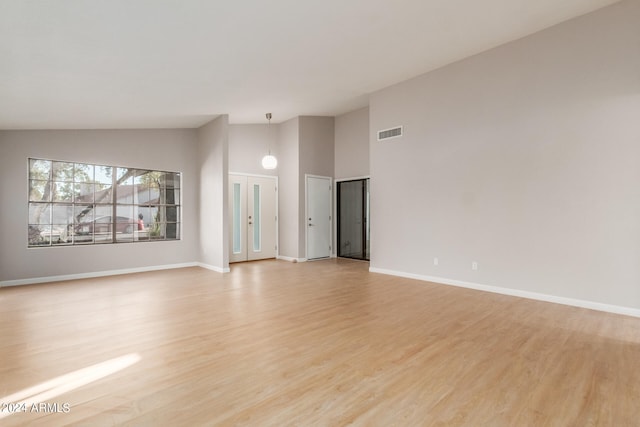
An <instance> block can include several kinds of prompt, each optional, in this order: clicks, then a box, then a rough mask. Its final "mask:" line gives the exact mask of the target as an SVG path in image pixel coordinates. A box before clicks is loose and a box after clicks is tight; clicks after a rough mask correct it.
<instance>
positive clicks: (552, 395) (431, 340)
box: [0, 260, 640, 426]
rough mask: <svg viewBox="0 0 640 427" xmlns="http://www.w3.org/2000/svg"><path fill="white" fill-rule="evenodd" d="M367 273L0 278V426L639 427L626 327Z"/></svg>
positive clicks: (561, 309)
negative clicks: (40, 280) (12, 407)
mask: <svg viewBox="0 0 640 427" xmlns="http://www.w3.org/2000/svg"><path fill="white" fill-rule="evenodd" d="M367 269H368V264H366V263H362V262H357V261H349V260H328V261H320V262H308V263H300V264H294V263H287V262H283V261H260V262H254V263H244V264H234V265H233V266H232V271H231V273H229V274H225V275H222V274H219V273H215V272H211V271H208V270H204V269H200V268H187V269H179V270H170V271H159V272H150V273H141V274H131V275H123V276H113V277H106V278H98V279H87V280H78V281H69V282H58V283H51V284H41V285H32V286H21V287H14V288H2V289H0V402H1V403H8V402H6V401H7V400H8V399H9V400H11V401H12V403H19V402H26V403H25V405H24V408H25V409H26V410H27V412H26V413H25V412H19V413H18V412H17V413H12V414H10V413H9V412H7V411H6V410H5V412H4V413H0V417H2V418H0V425H3V426H18V425H20V426H22V425H33V426H52V425H55V426H61V425H86V426H110V425H135V426H159V425H160V426H165V425H166V426H197V425H216V426H217V425H250V426H286V425H300V426H316V425H318V426H325V425H326V426H341V425H354V426H394V425H395V426H637V425H640V319H637V318H632V317H625V316H620V315H614V314H608V313H602V312H596V311H590V310H586V309H581V308H574V307H567V306H562V305H556V304H551V303H545V302H539V301H531V300H526V299H519V298H515V297H509V296H503V295H496V294H490V293H483V292H478V291H473V290H467V289H461V288H455V287H451V286H444V285H436V284H431V283H426V282H419V281H415V280H410V279H403V278H397V277H392V276H385V275H381V274H373V273H369V272H368V271H367ZM33 402H36V403H40V402H44V403H48V404H49V405H50V406H49V407H48V408H46V407H45V408H44V412H29V411H30V410H32V403H33ZM55 404H57V405H58V406H57V407H56V406H55ZM64 404H68V405H69V406H68V408H66V411H65V406H64ZM36 408H38V406H36ZM56 411H57V412H56ZM65 412H66V413H65Z"/></svg>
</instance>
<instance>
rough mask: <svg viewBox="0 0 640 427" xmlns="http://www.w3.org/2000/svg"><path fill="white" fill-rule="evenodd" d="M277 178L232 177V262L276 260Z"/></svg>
mask: <svg viewBox="0 0 640 427" xmlns="http://www.w3.org/2000/svg"><path fill="white" fill-rule="evenodd" d="M276 182H277V181H276V178H275V177H261V176H251V175H239V174H229V223H230V227H229V228H230V230H229V244H230V246H229V249H230V250H229V262H240V261H254V260H258V259H266V258H275V256H276V231H277V218H276V206H277V197H276V196H277V194H276V193H277V188H276V187H277V184H276Z"/></svg>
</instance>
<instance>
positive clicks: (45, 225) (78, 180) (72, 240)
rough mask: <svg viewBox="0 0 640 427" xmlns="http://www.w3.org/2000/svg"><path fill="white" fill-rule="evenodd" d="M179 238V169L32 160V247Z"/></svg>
mask: <svg viewBox="0 0 640 427" xmlns="http://www.w3.org/2000/svg"><path fill="white" fill-rule="evenodd" d="M179 239H180V173H179V172H166V171H155V170H146V169H133V168H125V167H116V166H104V165H92V164H85V163H74V162H60V161H55V160H41V159H29V233H28V243H29V247H42V246H68V245H90V244H104V243H127V242H139V241H158V240H179Z"/></svg>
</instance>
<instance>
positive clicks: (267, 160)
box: [262, 113, 278, 169]
mask: <svg viewBox="0 0 640 427" xmlns="http://www.w3.org/2000/svg"><path fill="white" fill-rule="evenodd" d="M266 116H267V120H268V121H269V125H268V127H267V129H268V130H267V137H268V141H269V152H268V154H267V155H266V156H264V157H263V158H262V167H263V168H265V169H275V168H277V167H278V159H276V157H275V156H274V155H273V154H271V113H267V114H266Z"/></svg>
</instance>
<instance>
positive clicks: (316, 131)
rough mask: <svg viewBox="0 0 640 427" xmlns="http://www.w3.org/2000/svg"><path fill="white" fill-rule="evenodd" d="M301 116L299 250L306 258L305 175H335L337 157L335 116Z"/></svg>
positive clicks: (302, 256)
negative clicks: (335, 157) (335, 158)
mask: <svg viewBox="0 0 640 427" xmlns="http://www.w3.org/2000/svg"><path fill="white" fill-rule="evenodd" d="M299 119H300V129H299V146H300V176H299V193H298V253H299V257H300V258H306V252H307V249H306V248H307V238H306V232H307V221H306V218H305V215H306V206H305V203H306V198H305V197H306V195H305V192H306V178H305V176H306V175H307V174H309V175H319V176H328V177H333V174H334V161H335V160H334V144H335V143H334V132H335V130H334V129H335V119H334V118H333V117H317V116H301V117H300V118H299ZM332 250H333V245H332Z"/></svg>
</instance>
